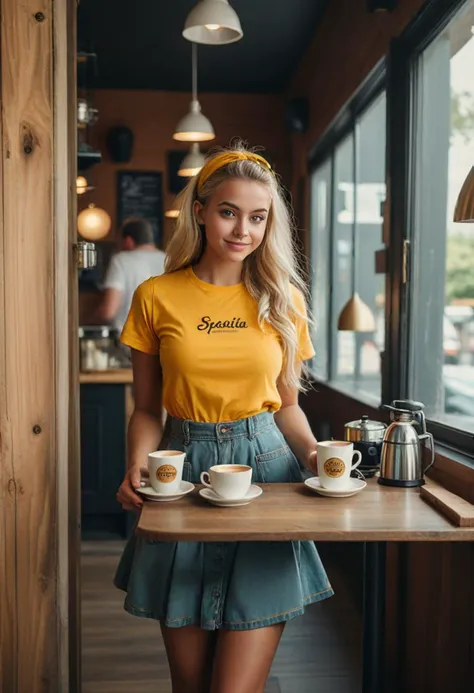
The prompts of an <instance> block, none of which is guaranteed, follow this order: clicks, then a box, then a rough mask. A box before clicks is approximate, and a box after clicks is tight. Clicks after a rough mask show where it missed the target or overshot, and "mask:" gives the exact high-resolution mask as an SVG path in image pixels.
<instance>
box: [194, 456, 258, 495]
mask: <svg viewBox="0 0 474 693" xmlns="http://www.w3.org/2000/svg"><path fill="white" fill-rule="evenodd" d="M251 482H252V467H248V466H247V465H245V464H216V465H214V466H213V467H211V468H210V469H209V471H208V472H202V474H201V483H202V484H204V486H208V487H209V488H212V490H213V491H214V492H215V493H217V495H218V496H220V497H221V498H227V499H228V500H234V499H236V498H243V497H244V496H245V494H246V493H247V491H248V490H249V488H250V484H251Z"/></svg>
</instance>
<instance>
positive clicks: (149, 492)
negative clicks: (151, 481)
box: [135, 481, 195, 501]
mask: <svg viewBox="0 0 474 693" xmlns="http://www.w3.org/2000/svg"><path fill="white" fill-rule="evenodd" d="M194 488H195V487H194V484H192V483H191V482H190V481H182V482H181V484H180V485H179V491H177V492H176V493H173V494H169V493H157V491H155V489H154V488H152V487H151V486H144V487H142V488H137V489H135V491H136V493H141V494H142V496H145V498H147V499H148V500H151V501H173V500H178V498H182V497H183V496H185V495H186V494H187V493H190V492H191V491H193V490H194Z"/></svg>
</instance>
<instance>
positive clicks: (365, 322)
mask: <svg viewBox="0 0 474 693" xmlns="http://www.w3.org/2000/svg"><path fill="white" fill-rule="evenodd" d="M337 329H338V330H347V331H350V332H374V330H375V318H374V314H373V313H372V311H371V310H370V308H369V306H368V305H367V303H364V301H363V300H362V299H361V297H360V296H359V294H358V293H357V292H356V293H355V294H354V295H353V296H351V298H350V299H349V300H348V302H347V303H346V305H345V306H344V308H343V309H342V311H341V313H340V315H339V320H338V323H337Z"/></svg>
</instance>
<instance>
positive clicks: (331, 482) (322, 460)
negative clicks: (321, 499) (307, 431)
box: [317, 440, 362, 489]
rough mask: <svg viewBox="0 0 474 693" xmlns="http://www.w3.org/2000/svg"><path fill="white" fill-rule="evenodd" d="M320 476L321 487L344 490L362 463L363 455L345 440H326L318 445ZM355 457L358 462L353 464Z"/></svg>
mask: <svg viewBox="0 0 474 693" xmlns="http://www.w3.org/2000/svg"><path fill="white" fill-rule="evenodd" d="M317 449H318V474H319V481H320V483H321V486H323V487H324V488H327V489H343V488H347V487H348V486H349V484H350V481H349V479H350V476H351V471H352V470H353V469H355V468H356V467H358V466H359V464H360V463H361V461H362V455H361V453H360V452H359V451H358V450H356V451H354V445H353V444H352V443H348V442H346V441H345V440H344V441H343V440H325V441H322V442H321V443H318V448H317ZM354 456H356V457H357V461H356V462H355V464H353V459H354Z"/></svg>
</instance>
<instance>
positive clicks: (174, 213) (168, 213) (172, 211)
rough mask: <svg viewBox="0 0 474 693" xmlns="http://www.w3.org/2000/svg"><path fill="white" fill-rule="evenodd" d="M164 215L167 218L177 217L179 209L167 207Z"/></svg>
mask: <svg viewBox="0 0 474 693" xmlns="http://www.w3.org/2000/svg"><path fill="white" fill-rule="evenodd" d="M165 217H167V218H168V219H177V218H178V217H179V209H167V210H166V212H165Z"/></svg>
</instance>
